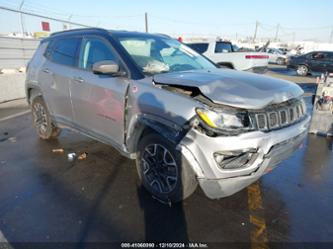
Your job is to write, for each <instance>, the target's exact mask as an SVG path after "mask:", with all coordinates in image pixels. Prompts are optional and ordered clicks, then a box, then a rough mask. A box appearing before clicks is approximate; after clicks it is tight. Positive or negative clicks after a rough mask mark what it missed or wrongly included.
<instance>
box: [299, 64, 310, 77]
mask: <svg viewBox="0 0 333 249" xmlns="http://www.w3.org/2000/svg"><path fill="white" fill-rule="evenodd" d="M296 72H297V74H298V75H300V76H307V75H308V73H309V69H308V67H307V66H305V65H299V66H298V67H297V69H296Z"/></svg>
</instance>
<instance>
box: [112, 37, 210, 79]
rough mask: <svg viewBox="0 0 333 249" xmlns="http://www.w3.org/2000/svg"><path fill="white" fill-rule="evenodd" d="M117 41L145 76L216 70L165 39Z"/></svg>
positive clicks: (180, 46) (205, 61)
mask: <svg viewBox="0 0 333 249" xmlns="http://www.w3.org/2000/svg"><path fill="white" fill-rule="evenodd" d="M118 40H119V42H120V44H121V45H122V46H123V47H124V48H125V50H126V51H127V52H128V53H129V55H130V56H131V57H132V58H133V60H134V61H135V63H136V64H137V65H138V66H139V67H140V68H141V70H142V72H143V73H144V74H146V75H154V74H158V73H166V72H178V71H188V70H196V69H210V68H216V66H215V65H214V64H213V63H211V62H210V61H209V60H207V59H206V58H204V57H203V56H201V55H200V54H198V53H197V52H195V51H194V50H192V49H191V48H189V47H187V46H185V45H184V44H182V43H180V42H178V41H177V40H173V39H170V38H167V37H165V38H164V37H159V36H147V37H145V36H138V37H133V36H128V37H122V36H121V37H119V38H118Z"/></svg>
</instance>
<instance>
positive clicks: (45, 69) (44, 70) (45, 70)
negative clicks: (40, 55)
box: [42, 68, 52, 74]
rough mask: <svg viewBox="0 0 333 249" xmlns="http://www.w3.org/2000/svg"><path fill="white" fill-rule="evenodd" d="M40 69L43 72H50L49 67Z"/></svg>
mask: <svg viewBox="0 0 333 249" xmlns="http://www.w3.org/2000/svg"><path fill="white" fill-rule="evenodd" d="M42 71H43V72H44V73H48V74H52V72H51V71H50V69H48V68H43V70H42Z"/></svg>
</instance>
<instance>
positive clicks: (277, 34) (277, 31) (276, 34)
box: [274, 24, 280, 41]
mask: <svg viewBox="0 0 333 249" xmlns="http://www.w3.org/2000/svg"><path fill="white" fill-rule="evenodd" d="M279 29H280V24H278V25H277V26H276V32H275V38H274V41H277V40H278V36H279Z"/></svg>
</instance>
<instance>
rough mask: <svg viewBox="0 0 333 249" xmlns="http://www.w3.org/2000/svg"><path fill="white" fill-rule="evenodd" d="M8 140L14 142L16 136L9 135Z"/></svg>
mask: <svg viewBox="0 0 333 249" xmlns="http://www.w3.org/2000/svg"><path fill="white" fill-rule="evenodd" d="M8 141H10V142H12V143H16V137H10V138H8Z"/></svg>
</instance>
